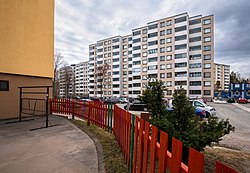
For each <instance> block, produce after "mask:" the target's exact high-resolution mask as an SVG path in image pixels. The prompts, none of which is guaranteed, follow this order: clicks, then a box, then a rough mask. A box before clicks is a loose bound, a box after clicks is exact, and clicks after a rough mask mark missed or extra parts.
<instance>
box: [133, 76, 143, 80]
mask: <svg viewBox="0 0 250 173" xmlns="http://www.w3.org/2000/svg"><path fill="white" fill-rule="evenodd" d="M139 79H141V76H134V77H133V80H139Z"/></svg>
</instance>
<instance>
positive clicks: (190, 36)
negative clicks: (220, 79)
mask: <svg viewBox="0 0 250 173" xmlns="http://www.w3.org/2000/svg"><path fill="white" fill-rule="evenodd" d="M104 63H108V64H109V66H110V68H109V70H108V72H107V73H108V75H109V76H110V79H108V80H107V81H106V83H104V89H103V96H104V97H127V96H128V97H137V96H138V95H139V94H142V91H143V90H144V89H145V87H146V85H147V82H148V80H149V79H161V80H162V81H163V82H164V84H165V86H166V89H167V90H166V92H165V97H166V98H170V97H172V94H173V92H174V89H176V88H180V87H181V86H182V87H183V88H184V89H185V90H186V94H187V96H188V97H190V98H197V97H198V98H201V97H203V98H205V99H208V100H210V99H212V97H213V90H214V88H213V87H214V85H213V84H214V74H213V64H214V18H213V15H210V16H205V17H203V16H201V15H198V16H193V17H189V15H188V13H183V14H178V15H175V16H171V17H167V18H164V19H159V20H156V21H152V22H149V23H147V25H146V26H143V27H139V28H135V29H132V33H131V34H130V35H127V36H115V37H111V38H107V39H103V40H99V41H97V42H96V43H95V44H91V45H89V78H90V79H89V92H90V96H100V95H101V93H102V91H101V90H100V88H98V86H97V85H96V79H95V73H96V71H95V69H96V67H98V66H100V65H102V64H104Z"/></svg>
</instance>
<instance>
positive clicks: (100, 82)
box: [95, 63, 110, 97]
mask: <svg viewBox="0 0 250 173" xmlns="http://www.w3.org/2000/svg"><path fill="white" fill-rule="evenodd" d="M109 68H110V65H109V64H108V63H104V64H102V65H100V66H97V67H96V69H95V83H96V87H97V91H98V89H100V92H99V91H98V94H100V95H101V97H102V96H103V88H104V85H107V84H109V83H110V81H109V80H110V75H108V70H109Z"/></svg>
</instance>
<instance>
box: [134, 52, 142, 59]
mask: <svg viewBox="0 0 250 173" xmlns="http://www.w3.org/2000/svg"><path fill="white" fill-rule="evenodd" d="M137 57H141V54H140V53H135V54H133V58H137Z"/></svg>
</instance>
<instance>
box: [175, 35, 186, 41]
mask: <svg viewBox="0 0 250 173" xmlns="http://www.w3.org/2000/svg"><path fill="white" fill-rule="evenodd" d="M186 39H187V35H179V36H176V37H175V41H180V40H186Z"/></svg>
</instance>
